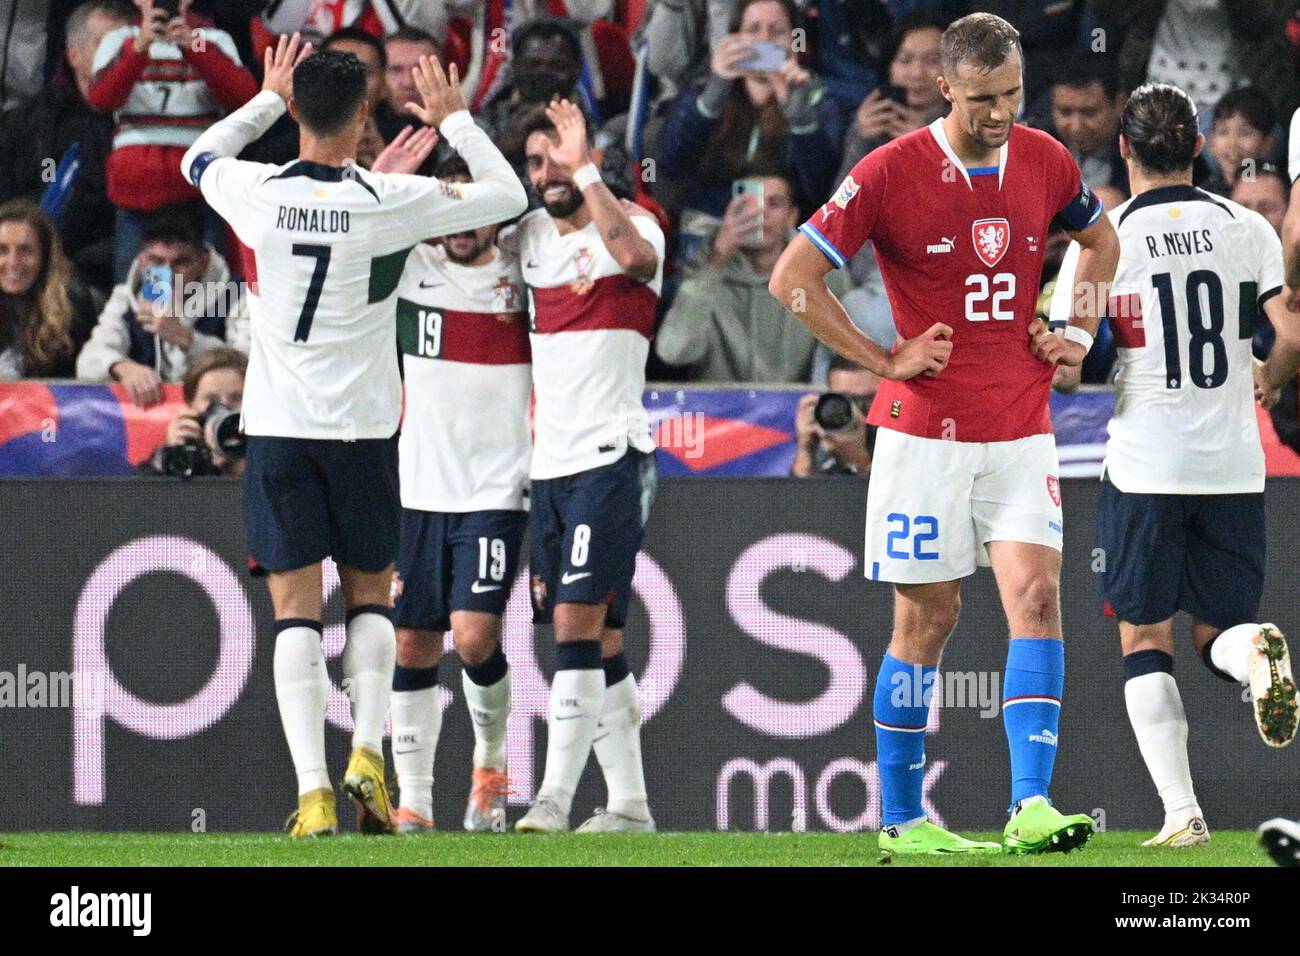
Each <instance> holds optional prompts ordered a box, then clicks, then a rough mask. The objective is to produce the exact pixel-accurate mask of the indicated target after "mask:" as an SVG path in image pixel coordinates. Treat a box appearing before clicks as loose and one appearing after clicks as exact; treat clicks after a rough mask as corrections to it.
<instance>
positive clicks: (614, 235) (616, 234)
mask: <svg viewBox="0 0 1300 956" xmlns="http://www.w3.org/2000/svg"><path fill="white" fill-rule="evenodd" d="M622 235H623V227H622V226H615V227H614V228H613V229H611V230H610V231H609V232H607V233H605V238H606V239H608V240H609V241H610V242H613V241H614V240H615V239H619V238H621V237H622Z"/></svg>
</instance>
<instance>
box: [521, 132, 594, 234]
mask: <svg viewBox="0 0 1300 956" xmlns="http://www.w3.org/2000/svg"><path fill="white" fill-rule="evenodd" d="M559 142H560V140H559V137H558V136H548V135H547V134H546V133H541V132H538V133H530V134H529V136H528V142H526V143H525V144H524V156H525V157H526V160H527V163H528V181H529V182H530V183H532V185H533V189H534V190H536V192H537V195H538V196H539V197H540V198H541V200H542V205H543V206H545V207H546V211H547V212H549V213H550V214H551V215H552V216H554V217H555V218H556V219H564V218H567V217H568V216H571V215H572V214H573V213H574V212H575V211H577V209H578V207H579V206H581V205H582V203H583V198H582V193H581V192H580V191H579V190H578V189H577V188H576V187H575V186H574V185H573V179H572V176H573V171H572V170H570V169H565V168H564V167H563V166H557V165H556V164H555V163H553V162H551V156H550V152H549V151H550V149H551V147H552V146H556V145H559Z"/></svg>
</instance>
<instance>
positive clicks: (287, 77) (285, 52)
mask: <svg viewBox="0 0 1300 956" xmlns="http://www.w3.org/2000/svg"><path fill="white" fill-rule="evenodd" d="M310 55H311V44H310V43H307V44H303V43H302V42H301V41H300V39H299V37H298V34H296V33H295V34H294V35H293V36H292V37H280V42H279V43H278V44H277V45H276V48H275V49H274V50H271V49H269V48H268V49H267V51H266V64H265V66H266V72H265V78H264V79H263V81H262V92H260V93H258V94H257V95H256V96H254V97H253V98H252V99H251V100H249V101H248V102H247V103H245V104H244V105H243V106H241V107H240V108H239V109H237V110H235V112H233V113H231V114H230V115H229V116H226V117H225V118H223V119H219V120H217V122H215V123H213V124H212V125H211V126H209V127H208V128H207V129H206V130H204V131H203V132H202V133H201V134H200V135H199V138H198V139H196V140H195V141H194V145H193V146H191V147H190V148H189V149H188V150H186V152H185V155H184V157H182V158H181V174H182V175H183V176H184V177H185V178H186V179H188V180H189V181H190V182H192V183H193V184H194V185H195V186H198V187H199V188H200V189H201V190H204V187H203V182H204V174H205V173H206V172H207V169H208V167H209V166H210V165H211V164H212V163H213V162H214V161H216V160H218V159H222V158H225V157H230V156H237V155H238V154H239V152H240V151H241V150H243V148H244V147H245V146H247V145H248V144H249V143H251V142H253V140H255V139H257V138H258V137H259V136H261V135H262V134H263V133H265V132H266V131H267V130H268V129H270V128H271V125H272V124H273V123H274V122H275V121H276V120H278V119H279V118H280V117H281V116H283V115H284V111H285V103H286V102H287V101H288V99H289V97H290V96H291V95H292V94H293V68H294V67H295V66H297V65H298V63H299V62H301V61H302V60H303V59H305V58H306V57H308V56H310ZM204 198H206V199H207V200H208V202H209V203H212V197H211V196H209V195H208V190H204ZM214 208H216V209H217V211H218V212H222V209H221V207H220V206H217V205H215V204H214Z"/></svg>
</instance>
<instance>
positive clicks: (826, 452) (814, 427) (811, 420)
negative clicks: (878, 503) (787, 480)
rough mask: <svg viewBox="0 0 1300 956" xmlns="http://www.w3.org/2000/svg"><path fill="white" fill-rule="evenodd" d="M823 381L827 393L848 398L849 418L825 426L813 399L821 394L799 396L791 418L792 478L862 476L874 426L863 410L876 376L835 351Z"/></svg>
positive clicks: (867, 464)
mask: <svg viewBox="0 0 1300 956" xmlns="http://www.w3.org/2000/svg"><path fill="white" fill-rule="evenodd" d="M826 385H827V394H830V393H834V394H837V395H840V396H843V397H844V398H846V399H848V405H849V412H850V416H849V421H848V423H847V424H845V425H844V426H843V427H840V428H825V427H823V426H822V425H821V424H819V423H818V421H817V418H816V409H817V403H818V400H819V399H821V398H822V394H818V393H814V394H811V395H805V396H803V397H802V398H801V399H799V405H798V407H797V409H796V411H795V421H794V427H795V455H794V461H793V462H792V463H791V465H790V474H791V476H793V477H795V478H811V477H813V476H816V475H833V476H843V475H856V476H857V477H859V478H865V477H867V475H868V474H869V473H870V471H871V450H872V447H873V446H874V444H875V431H876V429H875V427H874V426H871V425H868V424H867V416H866V413H867V410H868V409H869V408H870V407H871V400H872V398H874V397H875V394H876V390H877V389H878V388H879V387H880V377H879V376H878V375H876V374H875V373H874V372H871V371H868V370H867V369H865V368H862V367H861V366H859V365H855V364H853V363H852V362H850V361H849V360H848V359H846V358H844V357H842V356H839V355H836V356H835V357H834V358H833V359H832V360H831V366H830V371H829V372H828V373H827V376H826ZM840 408H841V409H842V408H843V406H842V405H841V406H840ZM828 411H830V410H828ZM831 413H832V414H833V412H831ZM823 414H827V412H824V413H823Z"/></svg>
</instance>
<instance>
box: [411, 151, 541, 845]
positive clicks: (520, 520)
mask: <svg viewBox="0 0 1300 956" xmlns="http://www.w3.org/2000/svg"><path fill="white" fill-rule="evenodd" d="M437 176H438V178H439V179H440V180H442V182H444V183H448V184H451V186H450V188H453V189H454V188H458V186H459V184H463V183H468V182H470V175H469V170H468V168H466V166H465V162H464V160H462V159H461V158H460V157H459V156H453V157H451V158H450V159H449V160H446V161H444V162H443V163H442V164H441V165H440V166H439V167H438V170H437ZM496 235H497V227H496V226H481V227H480V228H478V229H474V230H469V231H466V232H458V233H455V234H453V235H450V236H444V237H442V238H441V239H440V240H433V241H430V242H426V243H422V244H421V245H419V246H417V247H416V248H415V251H413V252H412V253H411V256H410V258H409V259H407V260H406V271H405V272H404V273H403V274H402V281H401V282H400V283H399V284H398V287H397V341H398V347H399V349H400V350H401V353H402V363H403V368H404V370H405V379H406V418H405V420H404V421H403V422H402V438H401V442H400V443H399V446H398V451H399V456H398V457H399V460H400V463H401V466H400V467H401V478H402V542H401V547H400V548H399V550H398V556H397V572H396V575H395V576H394V578H393V593H394V597H395V601H396V604H395V607H394V611H393V616H394V620H395V623H396V625H397V668H396V670H395V672H394V674H393V766H394V768H395V769H396V770H397V785H398V788H399V790H400V796H401V805H400V806H399V807H398V808H397V815H396V819H397V828H398V832H401V833H420V832H425V831H428V830H431V829H433V776H434V753H435V752H436V750H437V747H438V733H439V730H440V727H441V724H442V707H441V705H440V704H439V702H438V661H439V659H440V658H441V656H442V644H443V634H444V633H445V632H446V631H448V630H450V631H451V632H452V638H453V640H454V641H455V645H456V653H457V654H459V655H460V659H461V662H462V663H463V664H464V670H463V671H462V674H461V687H462V688H463V689H464V693H465V703H466V705H467V706H468V707H469V712H470V718H471V720H472V721H473V724H474V770H473V777H472V781H471V788H470V797H469V804H468V806H467V807H466V808H465V818H464V826H465V829H466V830H474V831H484V830H496V831H498V832H502V831H504V830H505V805H506V794H507V792H508V788H509V781H508V779H507V777H506V720H507V718H508V717H509V715H510V672H509V668H508V666H507V664H506V658H505V655H504V653H502V650H501V615H502V613H503V612H504V611H505V607H506V601H507V600H508V598H509V597H510V588H511V585H512V583H513V582H514V579H515V571H516V568H517V567H518V562H519V548H520V545H521V544H522V543H523V536H524V528H525V527H526V526H527V523H528V512H527V511H526V510H525V509H526V506H527V505H526V498H525V494H526V489H527V487H528V459H529V455H530V454H531V452H532V438H531V436H530V435H529V431H528V407H529V401H530V399H531V397H532V374H531V370H530V367H529V361H530V360H529V346H528V313H527V307H526V305H525V302H524V288H523V279H522V278H521V277H520V275H519V260H518V259H517V258H516V257H515V256H514V255H512V254H511V253H509V252H506V251H503V250H502V249H500V248H499V247H498V245H497V242H496Z"/></svg>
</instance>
